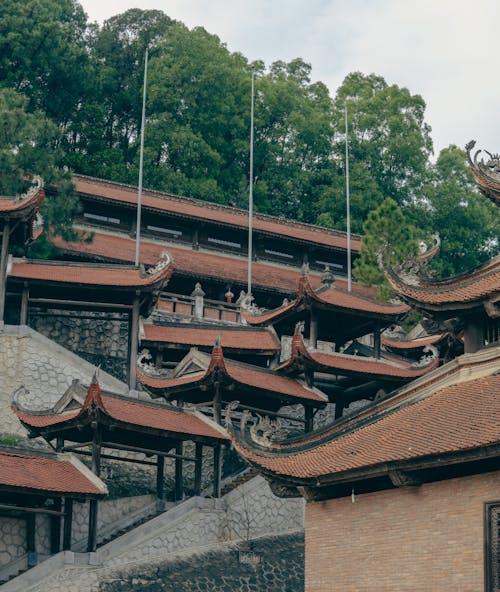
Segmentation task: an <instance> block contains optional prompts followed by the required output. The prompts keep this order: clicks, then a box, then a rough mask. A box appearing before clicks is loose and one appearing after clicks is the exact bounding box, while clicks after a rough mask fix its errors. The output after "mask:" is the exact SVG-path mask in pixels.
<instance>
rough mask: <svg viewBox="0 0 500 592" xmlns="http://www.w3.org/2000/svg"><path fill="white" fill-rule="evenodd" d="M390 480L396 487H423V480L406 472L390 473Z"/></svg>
mask: <svg viewBox="0 0 500 592" xmlns="http://www.w3.org/2000/svg"><path fill="white" fill-rule="evenodd" d="M389 479H390V480H391V483H392V484H393V485H394V487H408V486H415V485H421V484H422V480H421V479H420V478H419V477H417V476H416V475H411V474H410V473H407V472H406V471H389Z"/></svg>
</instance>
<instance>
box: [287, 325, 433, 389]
mask: <svg viewBox="0 0 500 592" xmlns="http://www.w3.org/2000/svg"><path fill="white" fill-rule="evenodd" d="M438 364H439V360H432V361H431V362H430V363H429V364H427V365H425V366H420V365H419V366H418V367H411V366H409V365H408V364H398V363H396V362H394V361H389V360H383V359H375V358H367V357H364V356H353V355H346V354H340V353H323V352H319V351H316V350H312V351H311V350H308V349H307V348H306V346H305V343H304V340H303V339H302V336H301V335H294V336H293V338H292V355H291V357H290V358H289V359H288V360H286V362H283V363H282V364H280V365H279V366H278V367H277V368H276V370H277V371H280V370H281V371H288V372H290V371H291V372H294V371H295V372H296V371H299V372H300V371H302V370H303V369H304V368H306V367H307V368H312V369H314V370H315V371H318V372H326V373H329V374H336V375H337V374H342V375H345V376H363V377H366V378H377V379H382V380H388V381H397V382H408V381H409V380H413V379H414V378H418V377H419V376H422V375H423V374H425V373H426V372H429V371H430V370H433V369H434V368H436V367H437V366H438Z"/></svg>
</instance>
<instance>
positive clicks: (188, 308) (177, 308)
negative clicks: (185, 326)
mask: <svg viewBox="0 0 500 592" xmlns="http://www.w3.org/2000/svg"><path fill="white" fill-rule="evenodd" d="M158 310H160V311H164V312H171V313H175V314H179V315H186V316H193V317H197V318H204V319H211V320H214V321H228V322H231V323H241V316H240V307H239V306H238V305H237V304H232V303H229V302H222V301H221V300H210V299H208V298H204V299H203V303H202V305H199V306H196V302H195V297H193V296H185V295H183V294H173V293H171V292H162V293H161V294H160V298H159V301H158Z"/></svg>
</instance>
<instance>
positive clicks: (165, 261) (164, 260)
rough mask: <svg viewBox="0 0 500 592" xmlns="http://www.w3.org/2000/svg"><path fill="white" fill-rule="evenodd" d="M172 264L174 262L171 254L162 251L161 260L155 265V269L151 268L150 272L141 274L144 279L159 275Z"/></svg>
mask: <svg viewBox="0 0 500 592" xmlns="http://www.w3.org/2000/svg"><path fill="white" fill-rule="evenodd" d="M171 262H172V257H171V256H170V254H169V253H168V252H167V251H162V252H161V253H160V258H159V260H158V262H157V263H156V265H153V267H149V268H148V270H147V271H146V272H144V274H141V275H143V277H144V276H153V275H158V274H159V273H161V272H162V271H163V270H164V269H165V268H166V267H168V266H169V265H170V263H171Z"/></svg>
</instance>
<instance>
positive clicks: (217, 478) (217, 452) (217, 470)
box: [214, 444, 222, 497]
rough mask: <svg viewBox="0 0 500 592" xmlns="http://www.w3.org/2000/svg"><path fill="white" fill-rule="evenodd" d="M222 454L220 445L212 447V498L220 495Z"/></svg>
mask: <svg viewBox="0 0 500 592" xmlns="http://www.w3.org/2000/svg"><path fill="white" fill-rule="evenodd" d="M221 478H222V454H221V445H220V444H216V445H215V446H214V497H220V495H221Z"/></svg>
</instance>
